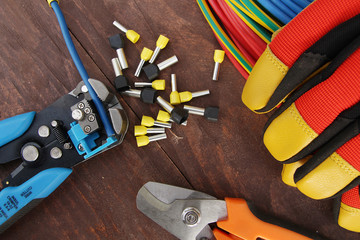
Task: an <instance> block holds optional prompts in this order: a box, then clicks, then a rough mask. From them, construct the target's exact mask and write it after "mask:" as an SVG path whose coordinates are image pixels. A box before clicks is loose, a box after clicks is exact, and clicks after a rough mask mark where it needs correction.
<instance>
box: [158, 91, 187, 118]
mask: <svg viewBox="0 0 360 240" xmlns="http://www.w3.org/2000/svg"><path fill="white" fill-rule="evenodd" d="M156 102H157V103H158V104H159V105H160V106H161V107H163V108H164V109H165V110H166V111H167V112H168V113H170V115H171V119H172V120H174V122H176V123H177V124H182V123H183V122H185V121H186V120H187V118H188V116H189V113H188V111H187V110H185V109H182V108H179V107H174V106H173V105H171V104H170V103H169V102H167V101H165V99H163V98H162V97H160V96H159V97H157V98H156Z"/></svg>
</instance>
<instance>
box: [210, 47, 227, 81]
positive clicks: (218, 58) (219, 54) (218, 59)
mask: <svg viewBox="0 0 360 240" xmlns="http://www.w3.org/2000/svg"><path fill="white" fill-rule="evenodd" d="M224 57H225V51H223V50H215V52H214V61H215V67H214V73H213V80H214V81H217V80H218V77H219V69H220V63H222V62H223V61H224Z"/></svg>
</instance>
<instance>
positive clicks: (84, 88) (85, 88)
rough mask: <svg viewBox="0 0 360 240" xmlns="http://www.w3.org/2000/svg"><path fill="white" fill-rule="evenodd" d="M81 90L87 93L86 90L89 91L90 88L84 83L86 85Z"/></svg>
mask: <svg viewBox="0 0 360 240" xmlns="http://www.w3.org/2000/svg"><path fill="white" fill-rule="evenodd" d="M81 91H82V92H83V93H86V92H88V91H89V90H88V88H87V87H86V86H85V85H84V86H82V87H81Z"/></svg>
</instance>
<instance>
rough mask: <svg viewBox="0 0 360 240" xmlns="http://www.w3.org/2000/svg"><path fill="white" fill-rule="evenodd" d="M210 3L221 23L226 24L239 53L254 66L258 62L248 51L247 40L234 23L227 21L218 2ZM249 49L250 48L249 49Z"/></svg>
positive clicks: (211, 0)
mask: <svg viewBox="0 0 360 240" xmlns="http://www.w3.org/2000/svg"><path fill="white" fill-rule="evenodd" d="M209 3H210V5H211V7H212V8H213V10H214V11H215V13H216V14H217V16H218V17H219V18H220V20H221V22H222V23H223V24H224V27H225V29H226V31H227V32H228V34H229V35H230V37H231V39H232V40H233V42H234V44H235V45H236V46H237V47H238V49H239V51H240V52H241V53H242V54H243V55H244V56H245V58H246V59H247V60H248V61H249V62H250V63H251V64H252V65H254V64H255V62H256V60H255V58H254V56H253V55H254V54H251V53H249V52H248V51H247V49H246V46H244V45H248V44H247V43H246V41H245V39H244V38H243V37H242V36H241V34H240V33H239V32H238V31H237V30H236V29H235V28H234V26H233V25H232V23H231V22H230V21H229V20H228V19H227V17H226V15H225V14H224V12H223V11H222V10H221V9H220V7H219V6H218V5H217V2H216V0H209ZM248 49H249V48H248Z"/></svg>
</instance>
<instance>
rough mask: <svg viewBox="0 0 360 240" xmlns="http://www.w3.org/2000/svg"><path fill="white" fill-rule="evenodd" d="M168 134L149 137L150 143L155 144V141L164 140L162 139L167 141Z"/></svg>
mask: <svg viewBox="0 0 360 240" xmlns="http://www.w3.org/2000/svg"><path fill="white" fill-rule="evenodd" d="M166 138H167V136H166V133H162V134H156V135H153V136H149V142H154V141H158V140H162V139H166Z"/></svg>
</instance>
